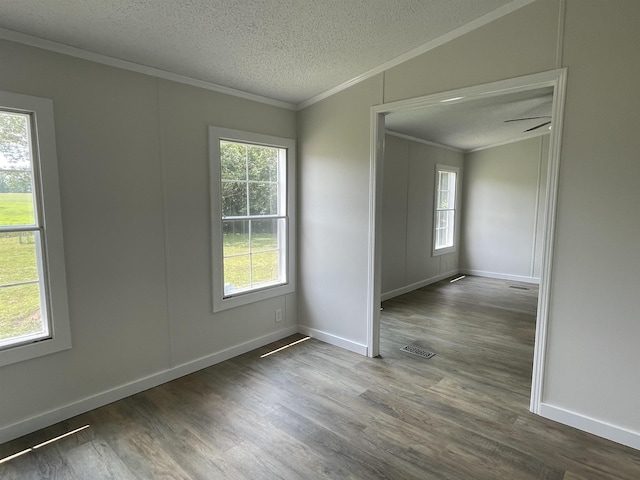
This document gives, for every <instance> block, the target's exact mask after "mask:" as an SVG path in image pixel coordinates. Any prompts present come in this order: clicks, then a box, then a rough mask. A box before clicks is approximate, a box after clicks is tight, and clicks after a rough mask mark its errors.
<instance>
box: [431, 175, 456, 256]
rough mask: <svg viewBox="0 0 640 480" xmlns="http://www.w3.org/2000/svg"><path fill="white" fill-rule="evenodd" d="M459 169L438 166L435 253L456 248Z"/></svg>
mask: <svg viewBox="0 0 640 480" xmlns="http://www.w3.org/2000/svg"><path fill="white" fill-rule="evenodd" d="M456 182H457V169H454V168H452V167H445V166H437V174H436V192H435V193H436V195H435V197H436V200H435V201H436V208H435V217H434V253H435V252H436V251H445V249H452V248H454V246H455V245H454V243H455V236H454V235H455V218H456Z"/></svg>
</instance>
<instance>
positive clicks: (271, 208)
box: [210, 127, 295, 311]
mask: <svg viewBox="0 0 640 480" xmlns="http://www.w3.org/2000/svg"><path fill="white" fill-rule="evenodd" d="M210 148H211V157H212V158H211V172H212V179H211V192H212V195H211V199H212V202H211V203H212V212H213V218H212V230H213V236H212V237H213V242H212V243H213V288H214V292H213V307H214V311H219V310H224V309H227V308H231V307H235V306H238V305H243V304H246V303H249V302H253V301H256V300H262V299H266V298H270V297H274V296H277V295H283V294H285V293H290V292H292V291H293V290H294V278H293V277H294V274H293V269H294V265H295V263H294V261H293V256H294V247H293V245H294V232H295V226H294V216H293V210H294V206H295V198H294V189H293V182H294V181H295V170H294V168H295V142H294V141H293V140H290V139H285V138H279V137H271V136H266V135H258V134H253V133H248V132H241V131H237V130H229V129H224V128H217V127H210Z"/></svg>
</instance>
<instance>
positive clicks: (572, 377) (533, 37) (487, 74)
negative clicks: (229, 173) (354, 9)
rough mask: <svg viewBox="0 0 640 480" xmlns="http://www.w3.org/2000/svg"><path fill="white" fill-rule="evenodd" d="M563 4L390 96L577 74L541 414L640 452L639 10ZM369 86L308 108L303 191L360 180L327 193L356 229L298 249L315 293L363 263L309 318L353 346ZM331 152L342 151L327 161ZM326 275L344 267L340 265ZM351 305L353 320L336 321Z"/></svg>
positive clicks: (310, 301)
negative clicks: (347, 262) (315, 180)
mask: <svg viewBox="0 0 640 480" xmlns="http://www.w3.org/2000/svg"><path fill="white" fill-rule="evenodd" d="M563 4H564V2H563V1H562V0H538V1H536V2H534V3H532V4H530V5H528V6H525V7H523V8H521V9H519V10H517V11H515V12H513V13H512V14H509V15H507V16H505V17H503V18H501V19H498V20H496V21H494V22H492V23H490V24H488V25H486V26H484V27H481V28H479V29H477V30H474V31H473V32H471V33H468V34H467V35H464V36H462V37H459V38H457V39H456V40H453V41H451V42H448V43H446V44H444V45H442V46H441V47H438V48H435V49H433V50H431V51H429V52H427V53H425V54H423V55H421V56H419V57H416V58H414V59H412V60H409V61H407V62H405V63H403V64H401V65H399V66H397V67H394V68H392V69H390V70H388V71H386V72H384V74H383V76H384V93H383V96H382V100H383V101H384V102H390V101H393V100H399V99H405V98H412V97H417V96H421V95H426V94H430V93H435V92H441V91H446V90H450V89H455V88H458V87H464V86H471V85H476V84H480V83H486V82H490V81H495V80H502V79H506V78H511V77H515V76H519V75H525V74H529V73H535V72H541V71H546V70H552V69H554V68H558V67H561V66H567V67H568V72H569V73H568V79H569V80H568V87H567V98H566V115H565V131H564V137H563V148H562V155H561V161H560V179H559V197H558V211H557V234H556V239H555V257H554V261H553V264H552V274H553V278H552V281H551V309H550V319H549V332H548V333H549V343H548V349H547V363H546V377H545V385H544V389H543V403H544V405H543V406H544V408H543V413H544V414H545V415H547V416H551V417H553V418H556V419H558V420H561V421H563V422H565V423H569V424H572V425H576V426H579V427H580V428H583V429H587V430H591V431H594V432H597V433H598V434H600V435H606V436H608V437H609V438H615V439H616V440H618V441H625V443H627V444H633V445H634V446H636V448H640V409H638V408H637V407H638V398H640V377H639V376H638V375H637V372H636V366H637V365H640V348H638V339H640V321H639V320H638V312H640V295H638V292H639V291H640V280H639V278H640V277H639V276H638V271H639V270H640V249H639V248H638V238H640V222H639V221H638V205H640V188H638V186H637V183H638V182H637V180H638V178H640V162H638V160H637V152H638V151H640V135H638V131H637V130H638V122H637V115H638V112H639V111H640V96H639V95H638V94H637V79H638V78H640V56H638V54H637V45H640V29H638V28H637V23H638V19H640V3H639V2H636V1H634V0H619V1H617V2H614V3H612V2H602V1H598V0H567V2H566V19H565V18H563V15H562V14H561V12H562V10H563V9H562V5H563ZM565 20H566V21H565ZM563 26H564V32H563V31H562V28H561V27H563ZM559 33H563V35H562V34H561V35H559ZM559 42H560V43H559ZM364 88H366V87H364V86H363V85H357V86H355V87H352V88H350V89H348V90H345V91H343V92H341V93H340V94H338V95H336V96H334V97H332V98H329V99H327V100H323V101H322V102H319V103H317V104H314V105H312V106H311V107H308V108H307V109H305V110H304V111H302V112H301V116H300V117H301V123H300V131H299V135H300V136H299V141H300V144H301V152H302V155H303V158H302V166H303V173H302V177H303V185H310V184H311V183H312V177H313V174H314V173H315V172H321V173H322V178H321V179H320V180H328V179H331V178H339V179H340V178H341V177H342V173H343V170H344V169H345V168H348V171H349V175H350V177H351V180H352V182H342V181H339V184H335V186H336V188H337V190H331V192H330V194H331V195H334V196H336V197H338V198H341V199H347V198H348V199H349V201H348V202H342V203H341V209H340V212H339V213H338V216H339V219H338V220H339V224H340V225H344V224H349V221H351V222H352V223H351V224H350V225H352V227H353V228H350V229H341V233H342V235H341V236H340V238H339V242H336V237H335V236H332V235H329V234H328V233H326V230H327V229H328V230H331V226H330V225H329V224H328V223H327V222H325V221H316V220H315V219H314V218H308V219H306V220H303V221H304V222H305V225H304V228H303V230H302V231H301V233H302V236H301V239H300V240H301V242H302V243H304V242H305V241H308V242H312V245H313V251H312V252H308V253H307V255H306V257H305V259H304V261H303V263H302V264H301V265H300V269H301V270H300V274H301V275H300V278H301V279H302V281H303V282H305V284H308V283H309V282H313V280H314V279H316V278H318V276H319V274H318V273H317V272H319V271H324V269H325V263H324V262H325V261H326V259H327V258H332V256H333V252H334V251H335V250H336V248H337V247H338V246H339V247H340V252H341V253H340V258H341V259H347V258H352V259H353V262H354V266H352V267H347V269H348V273H349V275H350V277H351V278H350V279H349V280H350V281H349V282H345V281H342V282H340V288H332V287H329V288H323V286H324V285H320V284H319V285H318V286H317V287H313V288H308V287H305V288H306V289H307V290H306V294H305V296H304V297H300V298H299V301H300V303H301V312H302V311H304V322H306V323H308V324H313V325H314V326H315V327H316V328H318V329H320V330H325V331H327V332H329V333H335V334H338V335H340V334H341V333H342V332H349V335H350V336H351V337H352V338H357V339H365V338H366V335H367V323H366V318H365V316H366V315H365V311H366V310H365V309H366V306H363V305H362V302H363V297H364V295H365V293H364V292H365V290H366V283H367V278H368V277H367V271H366V265H365V261H364V256H365V255H366V253H365V252H366V248H367V244H366V236H367V232H366V230H367V228H368V225H367V222H366V221H365V218H366V216H367V215H368V211H367V208H366V207H365V203H366V198H367V197H368V195H369V191H368V185H367V182H368V173H369V162H368V158H369V135H368V134H367V133H366V129H367V128H368V124H369V116H368V115H367V108H368V106H370V105H374V104H376V103H377V102H379V101H380V100H381V97H380V96H379V95H376V94H375V93H376V92H375V91H374V90H372V91H371V92H370V95H368V96H366V95H363V89H364ZM350 107H353V108H354V109H356V110H357V113H354V112H353V111H352V109H351V108H350ZM320 112H321V114H320ZM311 117H313V118H314V121H313V122H312V123H311V122H309V121H308V119H309V118H311ZM336 125H338V126H336ZM341 129H344V130H346V132H347V133H350V132H357V135H349V134H345V133H344V132H341V131H340V130H341ZM324 145H330V147H324ZM326 148H330V149H331V151H332V152H345V153H344V154H342V155H340V156H339V157H338V156H336V155H324V154H323V151H325V149H326ZM336 157H337V158H340V159H341V160H344V162H343V161H336ZM345 163H346V164H348V167H346V166H345ZM312 190H313V191H312V192H311V194H305V193H303V194H302V195H303V199H302V202H303V209H302V212H301V214H302V215H303V216H304V215H313V214H315V213H319V214H321V217H320V218H326V217H327V216H328V215H329V214H330V213H331V211H332V209H330V208H325V207H324V204H325V201H326V199H325V197H323V196H322V195H320V193H319V192H318V189H317V188H313V189H312ZM350 193H351V194H353V196H351V195H350ZM331 203H333V202H331ZM331 206H334V207H335V205H331ZM333 210H335V209H333ZM327 268H329V269H331V270H332V271H333V274H334V275H340V274H341V272H342V271H343V270H342V266H341V265H339V264H338V262H336V261H334V260H330V261H329V265H327ZM328 278H331V274H330V273H328V272H323V275H322V279H323V280H324V279H328ZM323 305H332V306H331V307H330V308H329V307H328V308H319V307H322V306H323ZM342 306H345V308H346V310H345V311H346V312H347V313H348V314H347V315H340V316H339V318H336V317H335V316H332V315H327V313H335V312H339V311H340V308H341V307H342ZM316 307H318V308H316Z"/></svg>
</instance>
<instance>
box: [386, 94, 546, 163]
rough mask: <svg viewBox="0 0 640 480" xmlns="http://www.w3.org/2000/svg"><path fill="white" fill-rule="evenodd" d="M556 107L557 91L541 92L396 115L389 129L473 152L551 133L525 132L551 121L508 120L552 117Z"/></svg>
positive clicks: (388, 122) (388, 121)
mask: <svg viewBox="0 0 640 480" xmlns="http://www.w3.org/2000/svg"><path fill="white" fill-rule="evenodd" d="M552 103H553V88H552V87H549V88H540V89H535V90H529V91H525V92H519V93H510V94H505V95H500V96H496V97H490V98H482V99H477V100H469V101H463V102H459V103H450V104H439V105H434V106H430V107H425V108H422V109H418V110H412V111H408V112H400V113H392V114H389V115H387V116H386V118H385V127H386V128H387V130H390V131H392V132H396V133H401V134H404V135H409V136H412V137H416V138H420V139H422V140H427V141H430V142H435V143H439V144H442V145H446V146H449V147H454V148H458V149H460V150H465V151H469V150H475V149H477V148H482V147H487V146H491V145H496V144H500V143H504V142H509V141H512V140H516V139H520V138H526V137H528V136H533V135H539V134H544V133H549V127H548V126H544V127H542V128H539V129H536V130H534V131H532V132H530V133H528V132H525V130H527V129H529V128H533V127H535V126H537V125H540V124H542V123H544V122H547V121H550V120H551V118H541V119H532V120H522V121H517V122H505V120H511V119H517V118H523V117H536V116H543V115H551V107H552Z"/></svg>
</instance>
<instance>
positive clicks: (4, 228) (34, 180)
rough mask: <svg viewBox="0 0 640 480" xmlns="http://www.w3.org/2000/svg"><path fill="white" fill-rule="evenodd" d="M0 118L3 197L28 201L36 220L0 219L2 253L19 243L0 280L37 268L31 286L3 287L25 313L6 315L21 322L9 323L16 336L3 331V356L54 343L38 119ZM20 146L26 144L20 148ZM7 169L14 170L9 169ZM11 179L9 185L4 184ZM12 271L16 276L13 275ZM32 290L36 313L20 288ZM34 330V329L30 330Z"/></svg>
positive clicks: (15, 114)
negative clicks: (22, 347)
mask: <svg viewBox="0 0 640 480" xmlns="http://www.w3.org/2000/svg"><path fill="white" fill-rule="evenodd" d="M0 116H1V118H0V120H1V121H2V125H0V127H1V128H5V129H6V130H5V133H6V135H4V136H3V138H4V144H3V145H2V151H3V152H4V154H6V156H5V155H3V156H2V159H3V163H6V164H7V166H6V167H5V168H2V170H1V171H0V174H3V178H2V180H3V185H2V187H3V188H2V191H3V192H4V193H5V194H7V197H8V195H11V194H12V193H13V195H21V196H24V195H29V197H30V202H29V203H30V208H29V209H28V212H27V213H26V215H27V216H29V217H30V218H29V220H31V219H32V220H33V221H29V222H26V223H25V222H24V221H22V222H19V223H18V222H16V223H13V221H12V220H11V218H10V217H11V216H12V215H13V214H12V213H11V212H10V209H9V208H7V209H5V213H4V214H3V215H2V217H0V233H2V234H3V237H4V240H5V242H7V244H6V245H4V246H3V248H6V246H7V245H10V244H9V242H11V241H12V240H14V239H15V240H16V241H17V242H18V246H17V248H18V249H19V250H17V249H16V246H13V248H11V246H9V249H10V250H9V251H5V252H3V253H4V254H5V255H7V257H6V261H5V262H3V263H4V264H5V269H3V270H2V271H0V275H2V276H3V277H6V276H9V277H10V278H11V277H13V276H14V275H16V276H17V278H19V277H20V276H21V275H24V270H30V269H31V268H34V270H35V271H34V272H32V274H35V277H36V278H35V279H32V280H24V281H15V280H14V281H9V282H8V283H4V282H0V290H3V292H2V293H3V294H4V295H3V296H6V297H8V298H9V299H10V302H11V303H12V304H19V305H21V307H22V310H21V311H17V312H8V313H6V315H8V316H11V315H12V314H13V315H16V314H17V315H20V316H19V317H18V318H10V319H9V322H7V323H12V324H13V325H16V328H15V330H12V329H8V328H7V329H6V330H5V329H2V330H0V350H3V349H7V348H13V347H16V346H20V345H24V344H28V343H32V342H34V341H39V340H43V339H47V338H51V334H50V332H51V325H50V317H49V315H48V310H49V304H48V297H49V291H48V285H47V282H46V281H45V278H46V270H45V269H46V262H45V253H46V252H45V248H44V242H43V238H44V234H45V233H44V224H43V222H42V218H43V216H42V213H41V212H42V205H41V198H42V197H41V193H40V189H39V185H40V182H39V180H38V179H39V174H40V171H39V162H38V158H37V157H36V155H37V152H38V148H37V146H36V142H37V139H36V137H35V135H34V134H33V132H34V131H35V124H34V117H33V114H32V113H24V112H20V111H16V110H13V109H6V108H2V109H0ZM19 119H22V120H23V122H20V120H19ZM12 120H13V122H12ZM16 122H17V123H16ZM19 123H22V128H24V134H25V137H23V138H20V133H21V132H20V130H21V128H20V126H17V125H19ZM12 124H13V128H12ZM20 140H22V142H21V141H20ZM21 143H22V145H21ZM7 156H8V158H7ZM21 164H22V165H21ZM9 166H11V167H13V168H9ZM12 174H14V175H19V174H22V177H23V181H22V183H21V184H19V185H16V183H19V182H16V181H13V182H12V181H11V180H10V178H11V175H12ZM25 176H28V184H27V182H24V177H25ZM7 179H8V181H5V180H7ZM2 200H3V201H2ZM2 200H0V203H4V204H5V206H7V204H9V203H10V202H11V200H6V199H5V198H3V199H2ZM21 200H22V199H20V200H19V201H20V203H25V202H23V201H21ZM0 206H2V205H0ZM14 209H15V207H14ZM18 215H19V214H18ZM30 237H31V238H33V242H31V241H30ZM28 245H33V255H34V258H33V259H31V258H28V257H30V255H28V254H25V251H24V247H25V246H28ZM9 262H11V263H9ZM32 262H33V263H32ZM12 268H13V269H14V271H11V269H12ZM4 270H7V271H4ZM5 281H6V280H5ZM28 285H37V292H35V293H32V294H31V295H32V296H37V304H38V308H37V309H36V310H32V309H33V308H34V306H35V305H34V304H33V302H34V301H35V299H33V298H29V297H30V295H29V293H26V294H25V293H24V292H25V290H24V289H23V288H22V287H24V286H28ZM5 289H6V290H5ZM29 305H31V306H29ZM7 310H8V309H7ZM38 319H39V321H38ZM5 320H6V319H5ZM36 323H37V325H36ZM30 324H33V325H31V326H29V325H30ZM5 325H6V323H5Z"/></svg>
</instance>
